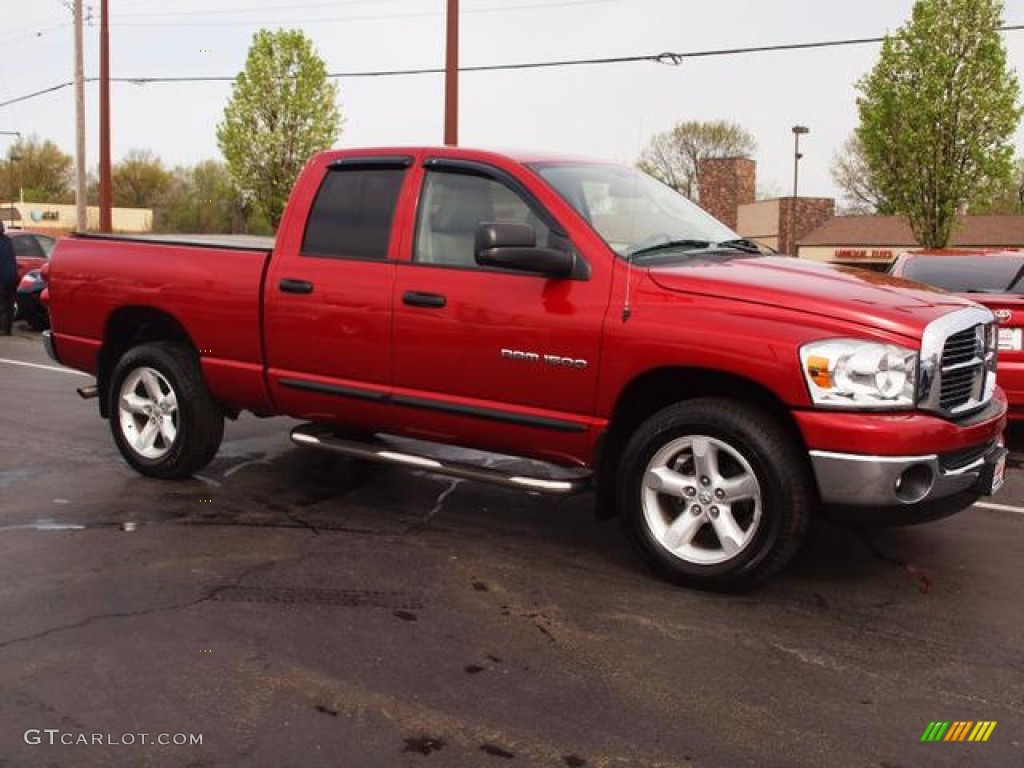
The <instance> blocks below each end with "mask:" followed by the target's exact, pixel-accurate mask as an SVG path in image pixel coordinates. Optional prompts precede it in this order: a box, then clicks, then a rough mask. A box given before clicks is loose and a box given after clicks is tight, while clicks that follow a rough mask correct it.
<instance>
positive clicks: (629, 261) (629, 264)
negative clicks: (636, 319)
mask: <svg viewBox="0 0 1024 768" xmlns="http://www.w3.org/2000/svg"><path fill="white" fill-rule="evenodd" d="M632 290H633V252H632V251H626V297H625V299H624V300H623V302H622V322H626V321H627V320H629V318H630V317H632V315H633V306H632V304H631V300H632V296H631V294H632Z"/></svg>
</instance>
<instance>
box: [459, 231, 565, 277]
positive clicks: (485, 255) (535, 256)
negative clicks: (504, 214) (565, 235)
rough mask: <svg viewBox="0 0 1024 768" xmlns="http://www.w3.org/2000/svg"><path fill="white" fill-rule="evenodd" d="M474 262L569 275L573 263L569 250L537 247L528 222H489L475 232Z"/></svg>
mask: <svg viewBox="0 0 1024 768" xmlns="http://www.w3.org/2000/svg"><path fill="white" fill-rule="evenodd" d="M476 263H477V264H480V265H482V266H485V267H499V268H500V269H512V270H516V271H518V272H532V273H534V274H539V275H546V276H547V277H569V276H571V275H572V273H573V269H574V267H575V265H576V257H575V255H574V254H573V253H572V252H571V251H567V250H566V251H563V250H559V249H557V248H541V247H538V246H537V233H536V232H534V231H533V227H531V226H530V225H529V224H515V223H511V222H491V223H488V224H481V225H480V227H479V229H477V231H476Z"/></svg>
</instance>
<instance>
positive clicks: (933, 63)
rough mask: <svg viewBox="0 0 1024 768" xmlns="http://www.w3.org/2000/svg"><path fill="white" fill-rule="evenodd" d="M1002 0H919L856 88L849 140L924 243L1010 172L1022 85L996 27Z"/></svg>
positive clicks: (933, 242)
mask: <svg viewBox="0 0 1024 768" xmlns="http://www.w3.org/2000/svg"><path fill="white" fill-rule="evenodd" d="M1002 11H1003V3H1002V2H1001V0H917V2H915V3H914V9H913V13H912V15H911V18H910V20H909V21H908V22H907V23H906V24H905V25H904V26H903V27H901V28H900V29H899V30H898V31H897V32H896V33H895V34H894V35H889V36H887V37H886V39H885V42H884V43H883V44H882V52H881V55H880V56H879V58H878V62H877V63H876V64H875V67H874V69H873V70H872V71H871V72H870V73H869V74H868V75H867V76H865V77H864V78H863V79H862V80H861V81H860V82H859V83H858V84H857V88H858V90H859V91H860V93H861V96H860V98H858V100H857V106H858V108H859V111H860V120H861V122H860V127H859V128H858V129H857V137H858V139H859V140H860V142H861V144H862V146H863V149H864V158H865V160H866V161H867V164H868V167H869V168H870V170H871V174H872V178H873V179H874V180H875V181H876V182H877V189H878V192H879V193H880V195H881V197H882V198H884V199H885V200H887V201H888V202H889V203H890V204H891V205H892V207H893V209H894V210H895V211H898V212H900V213H904V214H906V215H907V217H908V218H909V220H910V226H911V228H912V229H913V232H914V236H915V237H916V238H917V240H918V242H920V243H921V244H922V245H924V246H926V247H928V248H943V247H945V246H946V244H947V243H948V242H949V238H950V235H951V233H952V227H953V223H954V221H955V218H956V214H957V211H958V209H960V208H962V207H963V206H965V205H966V204H967V203H968V202H969V201H970V200H971V198H972V197H973V196H974V195H975V194H977V192H978V191H979V190H980V189H982V188H983V187H984V186H985V185H986V184H994V183H998V182H1000V181H1005V180H1006V179H1007V178H1008V177H1009V176H1010V174H1011V172H1012V160H1013V148H1012V146H1011V145H1010V138H1011V137H1012V136H1013V134H1014V132H1015V130H1016V128H1017V125H1018V121H1019V120H1020V116H1021V110H1020V108H1019V106H1018V97H1019V94H1020V87H1019V84H1018V82H1017V78H1016V76H1015V75H1014V74H1013V72H1012V71H1011V70H1010V69H1009V68H1008V67H1007V63H1006V48H1005V47H1004V45H1003V40H1002V38H1001V37H1000V34H999V32H998V31H997V29H998V27H999V26H1000V25H1001V23H1002Z"/></svg>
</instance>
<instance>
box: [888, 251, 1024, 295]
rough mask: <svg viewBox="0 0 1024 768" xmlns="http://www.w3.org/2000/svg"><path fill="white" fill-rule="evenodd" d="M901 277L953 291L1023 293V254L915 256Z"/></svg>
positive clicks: (909, 261) (908, 262)
mask: <svg viewBox="0 0 1024 768" xmlns="http://www.w3.org/2000/svg"><path fill="white" fill-rule="evenodd" d="M901 277H905V278H907V279H908V280H917V281H918V282H919V283H928V285H934V286H935V287H936V288H942V289H943V290H945V291H950V292H952V293H1018V294H1019V293H1022V292H1024V285H1022V283H1024V280H1022V279H1021V278H1022V277H1024V256H918V257H916V258H913V259H909V260H908V261H907V264H906V266H905V267H904V269H903V274H902V275H901Z"/></svg>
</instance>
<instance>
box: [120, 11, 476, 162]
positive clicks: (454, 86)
mask: <svg viewBox="0 0 1024 768" xmlns="http://www.w3.org/2000/svg"><path fill="white" fill-rule="evenodd" d="M105 1H106V0H104V2H105ZM444 143H445V144H446V145H448V146H450V147H454V146H457V145H458V143H459V0H448V39H447V49H446V52H445V66H444Z"/></svg>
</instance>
